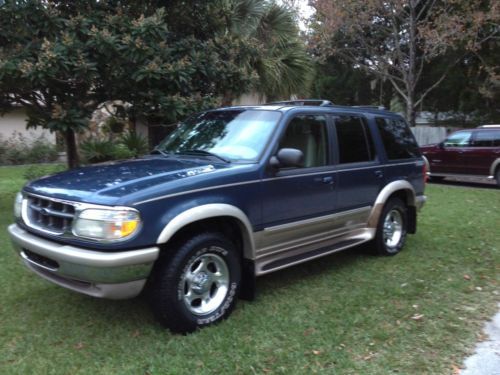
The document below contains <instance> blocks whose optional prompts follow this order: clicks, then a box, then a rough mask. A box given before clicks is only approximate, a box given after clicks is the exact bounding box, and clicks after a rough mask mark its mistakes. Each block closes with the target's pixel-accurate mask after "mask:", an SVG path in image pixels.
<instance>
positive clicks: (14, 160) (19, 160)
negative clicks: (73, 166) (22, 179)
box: [0, 132, 58, 165]
mask: <svg viewBox="0 0 500 375" xmlns="http://www.w3.org/2000/svg"><path fill="white" fill-rule="evenodd" d="M57 157H58V152H57V147H56V145H55V144H53V143H51V142H50V141H49V140H48V139H47V138H46V137H45V136H44V135H40V136H38V137H33V136H30V137H27V136H25V135H23V134H22V133H19V132H14V133H13V134H12V136H11V137H10V138H8V139H3V138H0V165H17V164H31V163H50V162H54V161H56V160H57Z"/></svg>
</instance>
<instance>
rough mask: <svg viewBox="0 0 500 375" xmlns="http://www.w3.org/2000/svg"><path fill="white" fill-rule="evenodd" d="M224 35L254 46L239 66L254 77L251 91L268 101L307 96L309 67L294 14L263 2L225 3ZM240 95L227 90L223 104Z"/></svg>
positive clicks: (234, 1) (286, 8)
mask: <svg viewBox="0 0 500 375" xmlns="http://www.w3.org/2000/svg"><path fill="white" fill-rule="evenodd" d="M226 3H227V4H228V11H227V14H228V16H227V22H226V28H227V31H228V32H230V33H231V34H233V35H234V36H235V37H237V38H239V39H240V40H242V41H244V42H246V43H250V44H251V45H254V46H256V51H257V53H256V54H254V55H252V56H248V59H247V60H246V61H244V59H243V60H242V63H243V64H244V66H248V67H249V68H250V69H253V70H254V71H255V73H256V75H257V81H256V84H255V85H254V86H253V88H254V90H255V91H257V92H259V93H261V94H265V95H266V96H267V98H268V99H270V100H274V99H281V98H290V96H291V95H293V94H302V95H304V94H307V93H308V91H309V87H310V83H311V78H312V77H311V74H312V63H311V58H310V57H309V55H308V54H307V51H306V48H305V44H304V42H303V41H302V39H300V36H299V30H298V26H297V19H296V14H295V13H294V11H293V10H292V9H291V8H289V7H287V6H284V5H279V4H277V3H276V2H274V1H265V0H233V1H231V0H229V1H226ZM242 93H243V92H241V91H239V92H238V91H236V90H231V91H229V92H227V93H226V96H225V98H224V102H225V103H227V104H229V103H230V102H231V101H232V100H233V99H235V97H236V96H239V95H241V94H242Z"/></svg>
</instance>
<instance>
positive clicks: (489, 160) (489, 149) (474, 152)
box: [467, 130, 500, 176]
mask: <svg viewBox="0 0 500 375" xmlns="http://www.w3.org/2000/svg"><path fill="white" fill-rule="evenodd" d="M467 156H468V160H467V162H468V171H469V173H470V174H474V175H483V176H489V175H490V172H491V171H490V167H491V165H492V164H493V162H494V161H495V160H496V159H498V158H500V130H479V131H475V132H474V134H473V135H472V142H471V148H470V152H468V153H467Z"/></svg>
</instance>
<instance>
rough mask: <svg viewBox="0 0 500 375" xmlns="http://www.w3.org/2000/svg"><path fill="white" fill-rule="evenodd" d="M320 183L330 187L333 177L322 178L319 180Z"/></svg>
mask: <svg viewBox="0 0 500 375" xmlns="http://www.w3.org/2000/svg"><path fill="white" fill-rule="evenodd" d="M321 182H323V183H324V184H328V185H331V184H333V177H331V176H328V177H323V178H322V179H321Z"/></svg>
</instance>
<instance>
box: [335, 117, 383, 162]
mask: <svg viewBox="0 0 500 375" xmlns="http://www.w3.org/2000/svg"><path fill="white" fill-rule="evenodd" d="M335 129H336V131H337V140H338V148H339V163H341V164H344V163H359V162H364V161H372V160H375V157H376V155H375V147H374V146H373V139H372V137H371V134H370V130H369V129H368V126H367V125H366V123H365V122H364V121H363V119H362V118H360V117H356V116H340V117H338V118H336V119H335Z"/></svg>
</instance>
